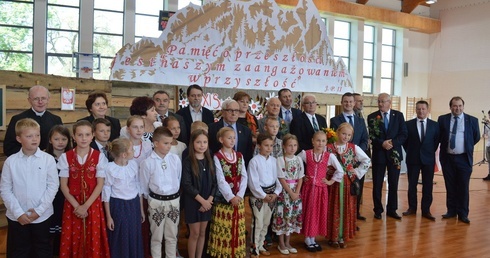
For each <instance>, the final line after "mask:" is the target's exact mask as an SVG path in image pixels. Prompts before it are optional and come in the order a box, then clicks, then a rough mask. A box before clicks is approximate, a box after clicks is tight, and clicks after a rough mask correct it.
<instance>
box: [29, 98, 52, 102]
mask: <svg viewBox="0 0 490 258" xmlns="http://www.w3.org/2000/svg"><path fill="white" fill-rule="evenodd" d="M32 100H33V101H35V102H39V101H42V102H45V101H48V98H46V97H41V98H40V97H37V98H32Z"/></svg>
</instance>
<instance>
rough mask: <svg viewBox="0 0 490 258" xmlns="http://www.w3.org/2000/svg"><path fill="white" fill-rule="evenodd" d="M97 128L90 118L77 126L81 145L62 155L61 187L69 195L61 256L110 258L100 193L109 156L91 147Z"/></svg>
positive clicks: (75, 136)
mask: <svg viewBox="0 0 490 258" xmlns="http://www.w3.org/2000/svg"><path fill="white" fill-rule="evenodd" d="M92 138H93V131H92V125H91V124H90V122H88V121H86V120H82V121H79V122H77V123H75V124H74V125H73V139H74V141H75V142H76V144H77V146H76V147H75V148H74V149H72V150H70V151H68V152H66V153H64V154H62V155H61V157H60V159H59V162H58V169H59V170H60V188H61V191H62V192H63V194H64V195H65V205H64V207H63V224H62V228H63V230H62V232H61V247H60V257H77V258H78V257H80V258H81V257H90V258H99V257H110V255H109V244H108V242H107V231H106V227H105V226H106V222H105V216H104V211H103V207H102V204H101V201H100V193H101V191H102V187H103V186H104V177H105V175H104V171H103V168H105V166H106V165H107V162H108V161H107V158H106V157H105V156H104V155H101V154H100V152H99V151H97V150H94V149H92V148H90V143H91V142H92Z"/></svg>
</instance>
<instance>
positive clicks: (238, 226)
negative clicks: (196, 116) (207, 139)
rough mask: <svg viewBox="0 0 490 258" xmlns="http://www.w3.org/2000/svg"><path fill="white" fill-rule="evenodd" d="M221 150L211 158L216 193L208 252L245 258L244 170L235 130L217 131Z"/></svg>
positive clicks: (245, 182) (245, 187) (223, 129)
mask: <svg viewBox="0 0 490 258" xmlns="http://www.w3.org/2000/svg"><path fill="white" fill-rule="evenodd" d="M217 137H218V140H219V142H220V143H221V145H222V147H221V149H220V150H219V151H218V152H216V153H215V155H214V164H215V166H216V178H217V183H218V191H217V193H216V196H215V198H214V209H213V219H212V222H211V229H210V234H209V239H210V241H209V246H208V253H209V254H210V255H211V256H212V257H217V258H220V257H233V258H235V257H236V258H243V257H246V254H247V251H246V240H245V205H244V203H243V196H244V195H245V190H246V189H247V173H246V172H247V171H246V169H245V161H244V159H243V156H242V154H241V153H240V152H235V151H234V150H233V147H234V146H235V131H234V130H233V128H230V127H223V128H221V129H220V130H219V131H218V135H217Z"/></svg>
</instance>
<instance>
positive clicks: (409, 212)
mask: <svg viewBox="0 0 490 258" xmlns="http://www.w3.org/2000/svg"><path fill="white" fill-rule="evenodd" d="M416 213H417V212H416V211H414V210H412V209H408V210H407V211H405V212H403V213H402V215H403V216H410V215H415V214H416Z"/></svg>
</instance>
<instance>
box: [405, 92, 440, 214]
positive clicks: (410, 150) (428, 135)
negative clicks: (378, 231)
mask: <svg viewBox="0 0 490 258" xmlns="http://www.w3.org/2000/svg"><path fill="white" fill-rule="evenodd" d="M415 111H416V113H417V118H414V119H412V120H409V121H407V122H406V123H405V124H406V125H407V131H408V136H407V140H406V141H405V143H404V144H403V148H404V149H405V152H406V153H407V156H406V163H407V167H408V210H407V211H405V212H403V216H409V215H412V214H415V213H417V184H418V180H419V175H420V171H422V202H421V204H420V206H421V209H422V217H424V218H427V219H429V220H435V219H436V218H434V216H432V214H431V213H430V205H431V204H432V188H433V181H434V166H435V163H436V157H435V153H436V150H437V147H438V146H439V125H438V124H437V122H435V121H432V120H430V119H428V118H427V115H428V114H429V103H427V101H425V100H420V101H418V102H417V103H416V104H415Z"/></svg>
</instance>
